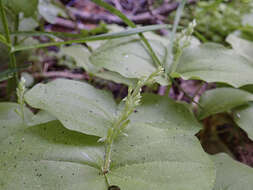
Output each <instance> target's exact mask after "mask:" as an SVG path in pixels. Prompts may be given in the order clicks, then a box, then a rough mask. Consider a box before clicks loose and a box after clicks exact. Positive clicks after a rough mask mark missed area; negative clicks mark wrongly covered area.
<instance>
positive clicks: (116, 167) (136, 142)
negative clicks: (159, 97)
mask: <svg viewBox="0 0 253 190" xmlns="http://www.w3.org/2000/svg"><path fill="white" fill-rule="evenodd" d="M171 109H173V108H171ZM4 110H6V109H3V112H2V114H3V115H8V111H7V113H4ZM8 119H9V120H12V121H15V120H16V119H17V117H11V118H8ZM1 121H2V120H1V119H0V123H2V122H1ZM12 127H13V126H12V125H8V126H6V128H4V130H5V129H8V130H10V131H12V132H11V133H8V134H7V135H5V136H4V137H5V138H4V139H3V138H0V150H1V151H0V163H3V164H1V165H0V187H1V189H5V190H14V189H27V190H33V189H37V190H52V189H54V190H58V189H59V190H69V189H75V190H83V189H96V190H107V188H108V187H107V185H106V182H105V178H104V177H103V175H101V172H100V171H101V166H102V164H103V158H104V147H103V146H102V145H101V144H99V143H98V142H97V140H98V138H97V137H94V136H87V135H84V134H81V133H77V132H74V131H70V130H67V129H66V128H64V127H63V126H62V125H61V124H60V122H58V121H53V122H50V123H46V124H41V125H37V126H33V127H24V126H23V125H21V126H19V127H20V129H19V130H15V127H14V129H12ZM190 128H191V127H190ZM0 130H1V132H0V134H1V133H2V130H3V128H1V127H0ZM125 132H126V133H127V134H128V137H119V138H118V140H117V141H116V142H115V145H114V146H113V147H114V149H113V155H112V167H111V170H110V172H109V174H107V178H108V182H109V184H110V185H118V186H119V187H120V188H121V189H126V190H128V189H129V190H130V189H131V190H140V189H146V190H154V189H159V190H168V189H171V188H173V189H182V190H185V189H187V190H203V189H205V190H211V189H212V188H213V183H214V179H215V170H214V165H213V163H212V162H211V160H210V159H209V156H207V154H206V153H205V152H204V151H203V150H202V148H201V146H200V144H199V142H198V140H197V139H196V138H195V137H194V136H193V135H192V132H190V131H189V130H184V129H180V128H179V127H178V126H177V124H173V122H171V123H170V125H167V128H166V127H165V125H164V126H163V127H162V128H160V127H159V125H156V124H153V125H151V124H150V125H147V124H145V121H144V123H143V124H141V123H138V124H134V125H131V126H129V127H128V128H127V130H126V131H125ZM13 182H15V183H13Z"/></svg>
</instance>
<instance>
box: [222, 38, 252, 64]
mask: <svg viewBox="0 0 253 190" xmlns="http://www.w3.org/2000/svg"><path fill="white" fill-rule="evenodd" d="M226 41H227V42H228V43H229V44H230V45H231V46H232V47H233V49H234V50H235V51H236V52H237V53H238V54H241V55H242V56H244V57H246V58H248V59H249V60H250V61H251V62H253V42H250V41H248V40H245V39H243V38H240V37H238V35H236V34H230V35H229V36H228V37H227V39H226Z"/></svg>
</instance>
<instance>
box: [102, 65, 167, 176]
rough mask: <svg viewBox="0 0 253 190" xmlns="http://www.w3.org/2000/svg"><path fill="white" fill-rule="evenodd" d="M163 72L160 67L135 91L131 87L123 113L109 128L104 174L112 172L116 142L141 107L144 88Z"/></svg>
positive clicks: (142, 81)
mask: <svg viewBox="0 0 253 190" xmlns="http://www.w3.org/2000/svg"><path fill="white" fill-rule="evenodd" d="M162 72H163V69H162V68H161V66H160V67H159V68H158V70H157V71H155V72H154V73H152V74H151V75H150V76H149V77H147V78H146V79H143V80H140V81H138V83H137V85H136V87H135V88H134V89H132V88H130V87H129V90H128V96H127V98H126V99H125V107H124V109H123V111H122V112H121V114H120V116H119V117H118V118H117V119H116V120H115V122H114V123H113V125H112V127H111V128H109V129H108V132H107V138H106V141H105V160H104V166H103V168H102V172H103V174H106V173H108V172H109V170H110V163H111V155H112V148H113V143H114V140H115V139H116V138H117V136H118V135H119V134H120V133H121V132H122V131H123V130H124V129H125V127H126V126H127V125H128V123H129V119H128V118H129V116H130V115H131V114H132V113H133V112H134V109H135V108H136V107H137V106H138V105H139V102H140V100H141V94H140V93H141V89H142V87H143V86H144V85H145V84H147V83H150V82H153V79H154V78H155V77H157V76H160V75H161V74H162Z"/></svg>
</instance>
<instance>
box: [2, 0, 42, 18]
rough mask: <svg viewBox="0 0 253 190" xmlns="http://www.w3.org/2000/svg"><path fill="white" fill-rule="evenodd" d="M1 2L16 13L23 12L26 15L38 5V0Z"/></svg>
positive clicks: (31, 12) (8, 0)
mask: <svg viewBox="0 0 253 190" xmlns="http://www.w3.org/2000/svg"><path fill="white" fill-rule="evenodd" d="M3 2H4V5H5V6H7V7H8V8H10V9H11V10H12V11H13V12H14V13H15V14H16V15H18V14H19V13H24V15H25V16H26V17H29V16H32V15H33V14H34V13H35V12H36V10H37V5H38V0H3Z"/></svg>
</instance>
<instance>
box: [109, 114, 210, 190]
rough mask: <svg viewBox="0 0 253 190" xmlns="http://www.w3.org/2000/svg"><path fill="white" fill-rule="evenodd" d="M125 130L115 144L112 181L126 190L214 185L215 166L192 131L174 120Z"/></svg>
mask: <svg viewBox="0 0 253 190" xmlns="http://www.w3.org/2000/svg"><path fill="white" fill-rule="evenodd" d="M168 116H169V115H168ZM189 127H190V128H191V127H192V126H189ZM125 132H126V133H127V134H128V137H123V138H122V139H119V140H117V142H116V143H115V145H114V146H113V147H114V149H113V154H112V168H111V172H109V174H108V179H109V181H110V183H111V184H114V185H118V186H119V187H120V188H121V189H126V190H128V189H131V190H140V189H145V190H154V189H159V190H168V189H178V190H179V189H180V190H181V189H182V190H186V189H187V190H203V189H206V190H211V189H212V188H213V183H214V179H215V170H214V165H213V163H212V162H211V161H210V160H209V158H208V156H207V154H206V153H205V152H204V151H203V150H202V148H201V146H200V144H199V141H198V140H197V139H196V138H195V137H194V135H192V133H191V132H189V131H187V130H184V129H180V126H179V125H176V124H173V123H172V122H171V123H170V124H167V125H166V127H165V125H164V126H162V127H160V125H157V124H149V125H147V124H141V123H139V124H134V125H133V126H130V127H129V128H128V129H127V130H126V131H125Z"/></svg>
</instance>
